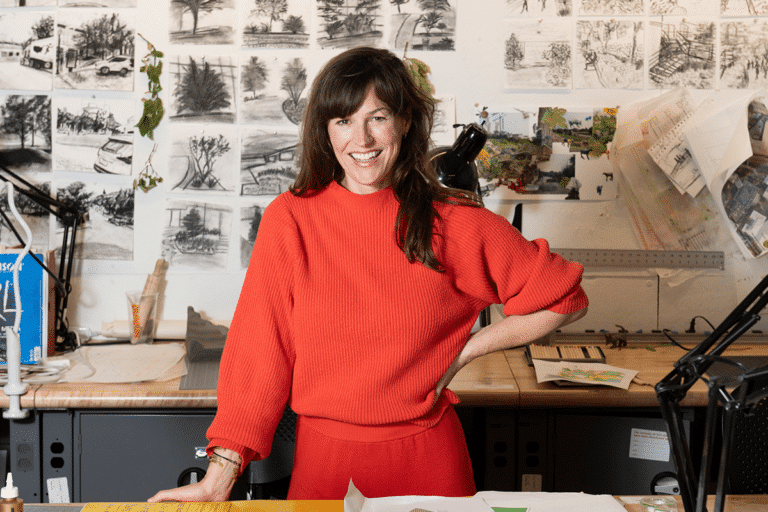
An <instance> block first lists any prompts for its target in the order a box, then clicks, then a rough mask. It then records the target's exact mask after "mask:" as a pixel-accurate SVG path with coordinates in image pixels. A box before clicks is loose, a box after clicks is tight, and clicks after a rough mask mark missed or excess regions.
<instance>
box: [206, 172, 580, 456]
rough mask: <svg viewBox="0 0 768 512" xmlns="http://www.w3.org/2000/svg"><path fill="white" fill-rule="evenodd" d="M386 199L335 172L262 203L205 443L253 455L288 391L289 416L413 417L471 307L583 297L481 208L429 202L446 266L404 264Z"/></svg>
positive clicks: (576, 284)
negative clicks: (342, 181)
mask: <svg viewBox="0 0 768 512" xmlns="http://www.w3.org/2000/svg"><path fill="white" fill-rule="evenodd" d="M397 208H398V201H397V199H396V198H395V196H394V194H393V192H392V190H391V189H390V188H387V189H384V190H381V191H379V192H376V193H373V194H368V195H357V194H354V193H352V192H349V191H347V190H346V189H344V188H343V187H341V186H340V185H338V184H337V183H335V182H334V183H331V185H329V186H328V187H326V188H325V189H323V190H322V191H320V192H317V193H315V194H313V195H311V196H309V197H306V196H305V197H295V196H293V195H292V194H290V193H285V194H282V195H280V196H278V197H277V198H276V199H275V200H274V201H273V202H272V203H270V205H269V206H268V207H267V208H266V210H265V212H264V215H263V218H262V220H261V223H260V224H259V232H258V236H257V238H256V243H255V246H254V250H253V254H252V257H251V260H250V265H249V268H248V271H247V273H246V277H245V282H244V284H243V288H242V291H241V293H240V298H239V300H238V303H237V307H236V310H235V315H234V317H233V319H232V324H231V326H230V330H229V334H228V338H227V342H226V346H225V348H224V354H223V356H222V361H221V368H220V373H219V386H218V411H217V414H216V417H215V419H214V421H213V423H212V424H211V427H210V429H209V430H208V438H209V440H210V444H209V448H210V447H213V446H222V447H224V448H230V449H233V450H235V451H237V452H238V453H240V454H241V456H242V457H243V459H244V464H243V467H245V464H246V463H247V462H248V461H250V460H252V459H254V458H262V457H266V455H268V454H269V449H270V446H271V442H272V437H273V435H274V431H275V428H276V427H277V423H278V421H279V420H280V417H281V415H282V412H283V408H284V406H285V403H286V400H288V399H289V397H290V405H291V408H292V409H293V410H294V411H295V412H296V413H297V414H303V415H309V416H318V417H323V418H330V419H333V420H338V421H342V422H346V423H353V424H362V425H380V424H388V423H394V422H401V421H409V420H413V421H417V422H418V420H419V418H423V417H425V416H426V415H427V413H428V412H429V411H430V409H431V408H432V405H433V402H434V388H435V385H436V384H437V381H438V380H439V379H440V377H441V376H442V375H443V373H444V372H445V371H446V369H447V368H448V366H449V365H450V364H451V362H452V361H453V359H454V358H455V357H456V356H457V355H458V353H459V351H460V350H461V348H462V346H463V345H464V343H465V342H466V340H467V338H468V336H469V333H470V330H471V329H472V326H473V325H474V323H475V320H476V318H477V315H478V313H479V312H480V311H481V310H482V309H483V308H484V307H486V306H488V305H489V304H491V303H501V304H504V305H505V306H504V312H505V314H507V315H523V314H526V313H531V312H534V311H537V310H539V309H543V308H546V309H549V310H552V311H555V312H559V313H570V312H573V311H578V310H580V309H582V308H584V307H586V305H587V298H586V295H585V294H584V291H583V290H582V288H581V286H580V282H581V275H582V271H583V268H582V267H581V265H579V264H577V263H572V262H569V261H567V260H565V259H563V258H562V257H560V256H558V255H556V254H553V253H550V252H549V247H548V245H547V243H546V242H545V241H544V240H535V241H527V240H526V239H524V238H523V237H522V236H521V235H520V233H519V232H518V231H517V230H516V229H515V228H513V227H512V226H511V225H510V223H509V222H508V221H507V220H506V219H505V218H503V217H501V216H499V215H496V214H494V213H493V212H491V211H489V210H487V209H484V208H475V207H470V206H456V205H445V204H439V205H438V206H437V208H438V212H439V214H440V217H441V221H440V222H439V228H438V233H439V236H437V237H435V244H434V246H435V247H434V248H435V252H436V255H437V257H438V259H439V260H440V262H441V263H442V265H443V267H444V268H445V269H446V271H445V272H444V273H438V272H435V271H433V270H429V269H428V268H426V267H425V266H424V265H422V264H420V263H409V262H408V260H407V258H406V257H405V254H404V253H403V251H402V250H401V249H400V248H399V247H398V245H397V243H396V240H395V235H394V225H395V218H396V215H397Z"/></svg>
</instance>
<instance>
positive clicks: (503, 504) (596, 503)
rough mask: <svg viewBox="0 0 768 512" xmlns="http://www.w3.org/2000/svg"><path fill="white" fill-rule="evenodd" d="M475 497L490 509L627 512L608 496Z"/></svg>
mask: <svg viewBox="0 0 768 512" xmlns="http://www.w3.org/2000/svg"><path fill="white" fill-rule="evenodd" d="M475 497H478V498H482V499H483V501H485V502H486V503H487V504H488V505H489V506H490V507H498V508H527V509H528V512H561V511H563V510H567V511H568V512H594V511H595V510H599V511H600V512H626V509H625V508H624V507H623V506H622V505H621V504H620V503H619V502H618V501H616V498H614V497H613V496H609V495H607V494H583V493H576V492H557V493H553V492H499V491H481V492H478V493H477V494H476V495H475Z"/></svg>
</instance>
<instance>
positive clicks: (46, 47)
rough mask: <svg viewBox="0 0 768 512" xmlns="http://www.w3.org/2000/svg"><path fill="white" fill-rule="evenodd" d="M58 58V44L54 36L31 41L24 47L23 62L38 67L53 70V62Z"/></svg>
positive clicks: (25, 64)
mask: <svg viewBox="0 0 768 512" xmlns="http://www.w3.org/2000/svg"><path fill="white" fill-rule="evenodd" d="M55 59H56V44H55V42H54V40H53V38H52V37H46V38H44V39H37V40H35V41H31V42H30V43H29V44H28V45H27V47H26V48H24V55H23V56H22V57H21V64H22V65H24V66H30V67H33V68H38V69H50V70H53V62H54V60H55Z"/></svg>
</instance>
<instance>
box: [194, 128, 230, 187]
mask: <svg viewBox="0 0 768 512" xmlns="http://www.w3.org/2000/svg"><path fill="white" fill-rule="evenodd" d="M230 149H231V148H230V147H229V141H228V140H227V139H225V138H224V136H223V135H219V137H218V138H216V137H213V136H206V135H202V136H201V137H200V138H198V137H196V136H195V137H191V138H190V139H189V153H190V155H192V163H193V164H194V169H193V173H192V176H191V178H190V180H189V186H190V187H192V188H196V189H201V188H203V187H206V188H208V189H213V188H216V187H217V186H219V187H221V185H220V183H219V179H218V178H217V177H216V176H215V175H214V174H213V170H214V169H213V165H214V164H215V163H216V159H217V158H218V157H220V156H221V155H223V154H224V153H227V152H228V151H229V150H230ZM221 188H222V189H223V188H224V187H221Z"/></svg>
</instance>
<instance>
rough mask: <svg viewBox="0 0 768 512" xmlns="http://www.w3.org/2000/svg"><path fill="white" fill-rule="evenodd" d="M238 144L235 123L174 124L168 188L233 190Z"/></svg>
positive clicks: (179, 189) (220, 191)
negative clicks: (207, 124)
mask: <svg viewBox="0 0 768 512" xmlns="http://www.w3.org/2000/svg"><path fill="white" fill-rule="evenodd" d="M237 147H238V136H237V128H236V127H234V126H228V125H213V127H211V126H199V125H176V126H174V129H173V132H172V133H171V157H170V162H169V164H168V181H167V184H168V185H167V186H168V190H169V191H170V192H174V193H175V192H179V193H198V192H205V193H223V192H230V193H231V192H234V191H235V187H236V186H237V183H236V180H237V156H238V151H237Z"/></svg>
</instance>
